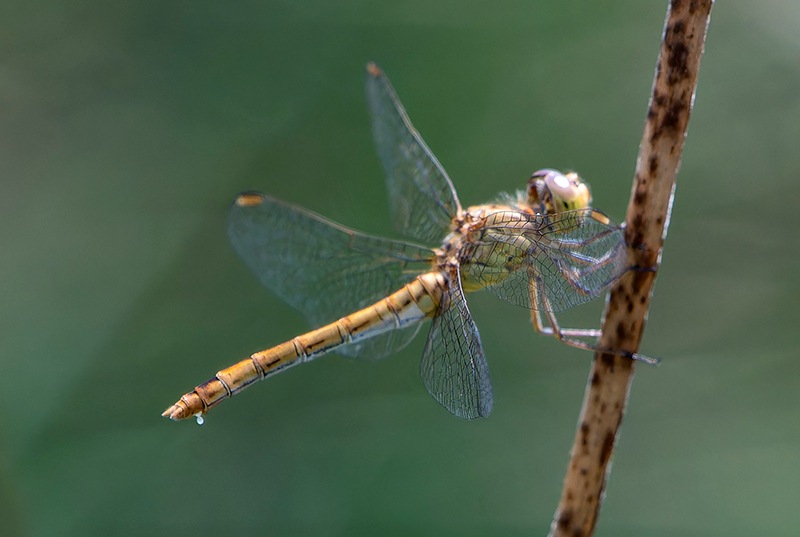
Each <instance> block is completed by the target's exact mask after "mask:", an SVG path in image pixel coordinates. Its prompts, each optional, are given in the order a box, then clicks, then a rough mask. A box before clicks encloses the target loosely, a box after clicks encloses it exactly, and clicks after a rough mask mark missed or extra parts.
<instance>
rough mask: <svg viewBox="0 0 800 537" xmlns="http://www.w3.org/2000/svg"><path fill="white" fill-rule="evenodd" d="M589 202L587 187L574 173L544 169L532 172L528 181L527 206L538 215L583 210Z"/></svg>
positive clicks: (590, 199) (589, 194) (589, 196)
mask: <svg viewBox="0 0 800 537" xmlns="http://www.w3.org/2000/svg"><path fill="white" fill-rule="evenodd" d="M591 201H592V194H591V193H590V192H589V185H587V184H586V183H584V182H583V181H582V180H581V178H580V176H579V175H578V174H577V173H575V172H567V173H566V174H563V173H561V172H559V171H556V170H549V169H544V170H539V171H536V172H533V175H531V178H530V180H529V181H528V204H529V205H530V207H531V208H532V209H533V210H534V211H536V212H539V213H547V214H553V213H557V212H562V211H572V210H575V209H585V208H586V207H588V206H589V203H591Z"/></svg>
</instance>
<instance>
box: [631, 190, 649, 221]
mask: <svg viewBox="0 0 800 537" xmlns="http://www.w3.org/2000/svg"><path fill="white" fill-rule="evenodd" d="M642 182H644V181H642ZM640 184H641V183H640ZM645 201H647V189H646V188H639V185H636V193H635V194H634V195H633V202H634V203H635V204H636V205H644V204H645ZM637 216H638V215H637Z"/></svg>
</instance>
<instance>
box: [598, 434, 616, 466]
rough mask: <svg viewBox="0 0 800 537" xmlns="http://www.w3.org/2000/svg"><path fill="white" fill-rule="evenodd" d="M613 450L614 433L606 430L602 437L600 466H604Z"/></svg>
mask: <svg viewBox="0 0 800 537" xmlns="http://www.w3.org/2000/svg"><path fill="white" fill-rule="evenodd" d="M613 452H614V433H613V432H611V431H608V432H606V436H605V438H603V447H602V449H601V450H600V466H601V467H605V465H606V464H607V463H608V459H610V458H611V454H612V453H613Z"/></svg>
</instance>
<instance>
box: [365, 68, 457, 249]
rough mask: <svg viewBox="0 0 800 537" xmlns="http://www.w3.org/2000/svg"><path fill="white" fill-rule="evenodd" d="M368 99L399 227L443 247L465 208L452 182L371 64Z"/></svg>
mask: <svg viewBox="0 0 800 537" xmlns="http://www.w3.org/2000/svg"><path fill="white" fill-rule="evenodd" d="M367 99H368V101H369V108H370V112H371V113H372V128H373V134H374V137H375V145H376V146H377V150H378V156H379V157H380V160H381V164H383V168H384V171H385V173H386V184H387V188H388V190H389V204H390V206H391V211H392V219H393V221H394V225H395V228H396V229H397V230H398V231H399V232H400V233H402V234H403V235H406V236H407V237H412V238H414V239H417V240H420V241H422V242H424V243H425V244H439V243H440V242H441V240H442V239H443V238H444V236H445V235H446V234H447V233H448V232H449V228H450V222H451V221H452V219H453V217H454V216H455V215H456V214H457V213H458V212H459V211H460V209H461V206H460V205H459V202H458V198H457V196H456V191H455V188H454V187H453V183H452V181H450V178H449V177H448V176H447V172H445V171H444V168H442V166H441V164H439V162H438V161H437V160H436V157H434V156H433V153H432V152H431V151H430V149H428V146H427V145H425V142H424V141H423V140H422V137H421V136H420V135H419V133H418V132H417V130H416V129H415V128H414V126H413V125H412V124H411V121H410V120H409V119H408V116H407V115H406V112H405V109H404V108H403V105H402V104H401V103H400V100H399V99H398V98H397V94H396V93H395V91H394V88H392V85H391V84H390V83H389V79H388V78H387V77H386V75H384V74H383V72H382V71H381V70H380V68H379V67H378V66H376V65H375V64H372V63H371V64H369V65H368V66H367Z"/></svg>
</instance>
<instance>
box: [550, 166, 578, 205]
mask: <svg viewBox="0 0 800 537" xmlns="http://www.w3.org/2000/svg"><path fill="white" fill-rule="evenodd" d="M570 175H572V176H574V177H573V179H572V180H570V178H569V177H567V176H566V175H564V174H563V173H558V172H556V171H552V172H551V173H548V174H547V175H546V176H545V178H544V183H545V184H546V185H547V188H549V189H550V192H551V193H552V194H553V195H555V196H558V197H559V198H560V199H561V200H563V201H566V202H569V201H572V200H573V199H575V197H576V196H577V195H578V194H579V187H578V185H579V184H581V183H580V181H578V180H577V175H575V174H574V173H573V174H570Z"/></svg>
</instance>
